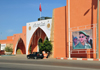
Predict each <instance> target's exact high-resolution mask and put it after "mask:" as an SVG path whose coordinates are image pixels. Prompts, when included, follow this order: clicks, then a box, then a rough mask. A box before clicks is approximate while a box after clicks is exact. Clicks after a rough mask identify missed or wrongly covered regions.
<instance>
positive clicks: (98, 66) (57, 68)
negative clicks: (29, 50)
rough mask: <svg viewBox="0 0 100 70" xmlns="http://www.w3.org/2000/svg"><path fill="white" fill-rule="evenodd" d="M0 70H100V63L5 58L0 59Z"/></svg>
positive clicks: (23, 57)
mask: <svg viewBox="0 0 100 70" xmlns="http://www.w3.org/2000/svg"><path fill="white" fill-rule="evenodd" d="M0 70H100V62H97V61H76V60H58V59H37V60H35V59H27V58H26V56H25V55H24V56H23V55H19V56H4V57H0Z"/></svg>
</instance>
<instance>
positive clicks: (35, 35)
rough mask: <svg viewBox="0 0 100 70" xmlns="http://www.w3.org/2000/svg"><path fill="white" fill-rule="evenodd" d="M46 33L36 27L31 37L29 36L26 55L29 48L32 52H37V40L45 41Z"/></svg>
mask: <svg viewBox="0 0 100 70" xmlns="http://www.w3.org/2000/svg"><path fill="white" fill-rule="evenodd" d="M45 36H47V35H46V33H45V32H44V31H43V30H42V29H41V28H40V27H38V28H37V29H36V31H35V32H34V33H33V35H32V36H31V39H30V41H29V45H28V50H27V51H28V53H29V48H30V47H32V52H33V51H34V52H37V51H38V40H39V39H40V38H41V39H42V40H43V41H44V39H45Z"/></svg>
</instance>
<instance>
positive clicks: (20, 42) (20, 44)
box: [14, 38, 26, 54]
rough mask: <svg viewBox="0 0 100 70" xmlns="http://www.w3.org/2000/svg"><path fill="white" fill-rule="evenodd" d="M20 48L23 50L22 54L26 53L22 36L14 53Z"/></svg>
mask: <svg viewBox="0 0 100 70" xmlns="http://www.w3.org/2000/svg"><path fill="white" fill-rule="evenodd" d="M18 49H20V50H21V54H26V49H25V43H24V41H23V39H22V38H19V39H18V41H17V43H16V46H15V49H14V54H16V52H17V50H18Z"/></svg>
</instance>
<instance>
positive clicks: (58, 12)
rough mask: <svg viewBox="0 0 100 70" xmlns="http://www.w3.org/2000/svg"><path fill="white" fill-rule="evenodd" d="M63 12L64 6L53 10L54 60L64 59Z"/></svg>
mask: <svg viewBox="0 0 100 70" xmlns="http://www.w3.org/2000/svg"><path fill="white" fill-rule="evenodd" d="M65 10H66V7H65V6H64V7H60V8H56V9H54V58H56V57H66V49H65Z"/></svg>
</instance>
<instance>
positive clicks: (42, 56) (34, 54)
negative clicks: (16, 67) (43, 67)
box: [27, 52, 44, 59]
mask: <svg viewBox="0 0 100 70" xmlns="http://www.w3.org/2000/svg"><path fill="white" fill-rule="evenodd" d="M27 58H28V59H30V58H33V59H38V58H41V59H43V58H44V55H43V53H40V52H33V53H32V54H29V55H27Z"/></svg>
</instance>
